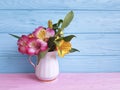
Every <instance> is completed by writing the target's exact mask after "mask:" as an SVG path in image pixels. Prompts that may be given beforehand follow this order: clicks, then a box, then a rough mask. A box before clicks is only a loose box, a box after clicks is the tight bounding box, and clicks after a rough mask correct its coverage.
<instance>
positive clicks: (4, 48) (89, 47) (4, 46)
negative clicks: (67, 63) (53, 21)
mask: <svg viewBox="0 0 120 90" xmlns="http://www.w3.org/2000/svg"><path fill="white" fill-rule="evenodd" d="M21 34H22V33H21ZM21 34H17V35H21ZM65 35H66V36H67V35H69V34H65ZM75 35H76V36H77V38H74V39H73V41H72V42H71V43H72V46H73V47H74V48H77V49H79V50H80V52H75V53H72V54H69V55H83V56H84V55H103V56H104V55H114V56H116V55H120V40H119V38H120V35H119V34H75ZM0 37H1V38H0V56H1V57H6V56H7V57H11V56H19V55H20V54H18V51H17V39H16V38H14V37H12V36H10V35H8V34H5V33H4V34H3V33H2V34H0Z"/></svg>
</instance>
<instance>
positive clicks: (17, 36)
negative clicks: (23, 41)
mask: <svg viewBox="0 0 120 90" xmlns="http://www.w3.org/2000/svg"><path fill="white" fill-rule="evenodd" d="M9 35H11V36H13V37H15V38H17V39H19V38H20V37H19V36H17V35H14V34H9Z"/></svg>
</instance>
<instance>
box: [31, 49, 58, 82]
mask: <svg viewBox="0 0 120 90" xmlns="http://www.w3.org/2000/svg"><path fill="white" fill-rule="evenodd" d="M29 61H30V63H31V64H32V65H33V66H34V68H35V75H36V77H37V78H38V79H39V80H42V81H52V80H54V79H56V78H57V76H58V75H59V64H58V60H57V59H56V52H55V51H53V52H48V53H47V54H46V55H45V56H44V57H43V58H40V60H38V61H39V62H38V63H37V64H36V65H34V64H33V63H32V61H31V59H29Z"/></svg>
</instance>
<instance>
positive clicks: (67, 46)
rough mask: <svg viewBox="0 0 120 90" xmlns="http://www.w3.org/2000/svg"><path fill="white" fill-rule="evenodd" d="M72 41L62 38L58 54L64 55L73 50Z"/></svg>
mask: <svg viewBox="0 0 120 90" xmlns="http://www.w3.org/2000/svg"><path fill="white" fill-rule="evenodd" d="M71 47H72V46H71V43H70V42H66V41H64V40H61V41H60V42H59V44H58V46H57V51H58V55H59V56H60V57H64V55H65V54H68V53H69V51H70V50H71Z"/></svg>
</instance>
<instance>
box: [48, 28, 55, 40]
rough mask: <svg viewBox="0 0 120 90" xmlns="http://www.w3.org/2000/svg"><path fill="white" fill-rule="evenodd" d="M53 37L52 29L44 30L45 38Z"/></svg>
mask: <svg viewBox="0 0 120 90" xmlns="http://www.w3.org/2000/svg"><path fill="white" fill-rule="evenodd" d="M54 35H55V31H54V30H53V29H50V28H47V29H46V38H50V37H53V36H54Z"/></svg>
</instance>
